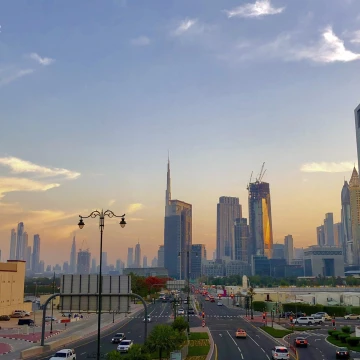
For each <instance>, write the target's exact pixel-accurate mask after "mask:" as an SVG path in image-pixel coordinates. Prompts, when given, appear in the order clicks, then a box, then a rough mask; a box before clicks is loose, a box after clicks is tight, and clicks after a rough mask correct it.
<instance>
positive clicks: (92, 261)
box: [90, 258, 97, 274]
mask: <svg viewBox="0 0 360 360" xmlns="http://www.w3.org/2000/svg"><path fill="white" fill-rule="evenodd" d="M90 272H91V273H92V274H96V273H97V267H96V259H95V258H93V259H91V270H90Z"/></svg>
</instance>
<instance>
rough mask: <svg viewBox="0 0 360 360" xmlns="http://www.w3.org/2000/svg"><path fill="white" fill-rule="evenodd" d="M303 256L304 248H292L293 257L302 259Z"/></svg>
mask: <svg viewBox="0 0 360 360" xmlns="http://www.w3.org/2000/svg"><path fill="white" fill-rule="evenodd" d="M303 257H304V248H294V258H295V259H302V258H303Z"/></svg>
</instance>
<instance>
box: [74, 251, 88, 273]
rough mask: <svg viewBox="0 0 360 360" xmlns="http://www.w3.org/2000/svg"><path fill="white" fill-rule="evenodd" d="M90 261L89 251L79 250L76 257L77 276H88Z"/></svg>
mask: <svg viewBox="0 0 360 360" xmlns="http://www.w3.org/2000/svg"><path fill="white" fill-rule="evenodd" d="M90 259H91V254H90V252H89V250H81V249H80V250H79V252H78V256H77V274H80V275H83V274H84V275H86V274H90Z"/></svg>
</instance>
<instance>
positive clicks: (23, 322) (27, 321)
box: [18, 319, 35, 326]
mask: <svg viewBox="0 0 360 360" xmlns="http://www.w3.org/2000/svg"><path fill="white" fill-rule="evenodd" d="M18 325H28V326H34V325H35V323H34V320H32V319H19V321H18Z"/></svg>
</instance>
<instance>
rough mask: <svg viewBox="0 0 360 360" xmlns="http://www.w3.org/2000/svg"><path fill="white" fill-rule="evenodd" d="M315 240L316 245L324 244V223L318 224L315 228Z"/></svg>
mask: <svg viewBox="0 0 360 360" xmlns="http://www.w3.org/2000/svg"><path fill="white" fill-rule="evenodd" d="M316 242H317V244H318V246H325V229H324V225H320V226H318V227H317V228H316Z"/></svg>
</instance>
